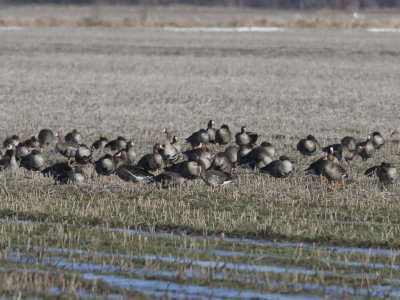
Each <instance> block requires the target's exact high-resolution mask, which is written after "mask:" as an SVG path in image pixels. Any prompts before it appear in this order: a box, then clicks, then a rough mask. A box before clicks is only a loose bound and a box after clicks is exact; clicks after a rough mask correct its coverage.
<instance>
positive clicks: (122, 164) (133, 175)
mask: <svg viewBox="0 0 400 300" xmlns="http://www.w3.org/2000/svg"><path fill="white" fill-rule="evenodd" d="M114 157H121V158H122V159H120V160H119V162H117V164H116V166H115V174H117V176H118V177H119V178H121V179H122V180H124V181H128V182H131V183H132V184H133V183H136V182H153V181H154V175H153V174H150V173H148V172H147V171H146V170H145V169H143V168H142V167H141V166H134V165H131V164H129V161H128V154H127V152H126V151H120V152H118V153H117V154H115V155H114Z"/></svg>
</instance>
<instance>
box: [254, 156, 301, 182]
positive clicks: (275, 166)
mask: <svg viewBox="0 0 400 300" xmlns="http://www.w3.org/2000/svg"><path fill="white" fill-rule="evenodd" d="M292 171H293V165H292V162H291V161H290V159H289V158H288V157H287V156H285V155H282V156H281V157H279V159H278V160H274V161H272V162H271V163H269V164H268V165H266V166H265V167H263V168H261V169H260V172H262V173H267V174H269V175H271V176H272V177H275V178H286V177H288V176H289V175H290V173H291V172H292Z"/></svg>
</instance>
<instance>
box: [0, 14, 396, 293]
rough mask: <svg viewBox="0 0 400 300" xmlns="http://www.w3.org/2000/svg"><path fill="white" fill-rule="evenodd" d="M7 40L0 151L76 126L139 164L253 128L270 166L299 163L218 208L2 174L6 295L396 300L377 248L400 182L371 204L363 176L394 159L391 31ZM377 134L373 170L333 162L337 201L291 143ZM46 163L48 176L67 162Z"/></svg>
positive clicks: (218, 197) (117, 33)
mask: <svg viewBox="0 0 400 300" xmlns="http://www.w3.org/2000/svg"><path fill="white" fill-rule="evenodd" d="M12 11H17V9H15V8H13V9H12ZM83 12H85V9H83ZM123 13H125V12H121V14H123ZM4 14H5V12H4V11H2V12H1V14H0V19H1V18H4ZM71 14H72V13H71ZM83 14H84V13H83ZM10 15H11V14H10ZM21 15H22V14H21ZM173 18H175V17H173ZM0 40H1V42H0V66H1V68H0V70H1V72H0V104H1V110H0V120H1V123H0V132H1V137H2V139H3V138H5V137H6V136H9V135H12V134H14V133H16V134H19V135H20V137H21V138H22V139H24V138H28V137H30V136H31V135H35V134H37V133H38V131H39V130H40V129H41V128H44V127H48V128H52V129H54V130H56V131H59V132H61V133H64V134H65V133H67V132H68V131H70V130H72V129H73V128H77V129H78V130H80V131H81V132H82V134H83V135H84V141H85V142H86V143H87V144H91V143H92V142H93V141H94V140H95V139H96V138H97V137H98V136H99V135H100V134H103V135H105V136H107V137H109V138H114V137H116V136H118V135H123V136H126V137H134V139H135V141H136V143H137V145H138V146H137V152H138V154H139V156H141V155H143V154H145V153H149V152H150V151H151V148H152V145H153V144H154V143H155V142H157V141H159V142H163V141H164V140H163V136H162V135H161V134H160V133H159V131H160V130H162V129H163V128H165V127H168V128H170V129H171V130H173V131H174V132H176V134H177V135H178V136H179V137H181V138H182V140H183V139H184V138H185V137H188V136H189V135H190V133H191V132H193V131H195V130H198V129H199V128H204V127H205V126H206V124H207V122H208V120H210V119H213V120H215V121H216V123H217V125H218V126H220V125H221V124H223V123H225V124H228V125H229V126H230V128H231V129H232V131H233V132H237V131H238V130H239V128H240V126H242V125H247V127H248V128H249V129H250V130H253V131H256V132H258V133H260V134H261V138H260V139H261V140H266V141H270V142H271V143H272V144H273V145H274V146H275V148H276V152H277V155H276V156H279V155H281V154H286V155H288V156H290V157H292V158H293V159H295V160H296V161H297V164H295V171H294V174H292V175H291V176H290V177H289V178H288V179H286V180H283V181H282V182H281V183H279V184H277V183H275V182H274V180H273V179H272V178H270V177H269V176H267V175H264V174H259V173H257V172H252V171H248V170H243V169H240V170H235V172H234V173H233V175H234V177H235V178H236V183H235V184H234V185H232V186H229V187H227V188H226V190H225V192H223V193H216V192H215V191H213V190H211V189H210V188H208V187H206V186H205V185H204V184H203V182H201V181H200V180H196V181H194V182H193V183H192V184H190V185H188V186H185V187H182V188H178V189H171V190H158V189H156V188H155V187H154V186H152V185H141V186H138V187H137V188H136V189H135V190H133V191H132V190H131V188H130V187H129V185H128V184H125V183H124V182H122V181H120V180H119V178H117V177H113V178H112V179H111V180H110V181H107V180H105V179H103V178H97V177H96V176H93V177H91V178H88V180H87V181H86V182H85V183H84V184H82V185H80V186H74V185H67V186H55V185H54V184H53V181H52V180H51V179H49V178H44V177H43V176H41V174H37V173H31V172H26V171H24V170H22V169H21V170H19V171H18V174H16V175H11V174H9V173H7V172H2V173H0V199H1V201H0V217H1V218H4V219H2V222H1V223H0V231H1V235H0V248H1V253H0V262H1V265H2V267H1V268H0V278H3V277H4V278H8V281H4V282H6V283H5V284H4V285H0V295H5V296H8V297H12V296H15V295H17V296H18V295H20V296H32V295H35V296H37V297H44V296H45V295H47V296H48V297H50V296H52V297H54V298H57V297H58V296H59V295H60V294H61V295H64V296H65V297H68V296H76V297H85V295H86V296H87V294H84V293H83V292H82V290H83V291H87V292H90V293H93V294H91V296H93V297H94V298H103V297H111V296H110V295H111V294H117V295H119V296H121V297H122V298H124V297H125V298H127V299H128V298H132V297H134V296H135V295H136V294H134V293H136V292H140V293H144V294H148V297H150V298H153V297H160V295H161V296H162V297H165V298H176V297H177V295H178V296H179V295H180V296H181V297H182V298H191V297H192V296H193V294H190V293H189V292H187V291H186V292H184V291H183V290H180V288H182V287H181V286H179V287H175V288H176V291H178V292H177V294H173V293H172V292H171V293H167V292H165V289H164V290H163V289H162V288H161V286H162V285H160V284H159V282H155V283H154V285H155V286H157V285H159V286H160V290H161V291H164V293H162V292H160V293H155V292H154V290H148V289H147V290H146V289H145V288H143V287H142V286H141V283H142V282H139V281H135V282H132V283H130V285H123V284H122V283H121V282H128V280H132V279H135V280H139V279H140V280H143V281H145V280H148V281H151V280H160V281H165V280H168V282H169V281H171V282H173V283H175V284H179V285H182V286H185V285H195V286H200V287H202V288H204V289H209V290H205V291H204V297H206V298H207V297H211V296H210V295H212V293H215V291H216V290H212V289H219V288H222V287H224V288H226V289H229V290H230V291H234V292H235V293H236V292H237V291H238V290H239V292H240V291H245V290H246V291H253V292H255V293H256V292H257V293H261V294H262V293H270V294H271V295H270V296H271V297H273V296H274V295H275V297H278V298H279V296H283V295H286V296H290V297H295V296H299V297H304V298H303V299H309V297H311V296H315V297H335V296H336V297H345V298H346V299H348V298H350V297H355V298H357V299H360V298H363V297H364V298H373V297H377V298H382V297H383V295H385V292H386V294H387V295H389V296H393V297H396V296H397V297H398V295H399V283H398V280H397V281H396V279H398V278H399V270H400V268H399V265H400V260H399V255H398V254H399V253H398V252H396V251H394V252H388V251H389V250H388V249H398V247H399V246H400V238H399V237H400V225H399V224H400V219H399V215H400V214H399V213H400V208H399V207H400V206H399V194H400V188H399V184H398V183H395V184H394V186H393V187H391V188H390V189H383V190H382V189H381V188H380V187H379V185H378V184H377V179H376V178H365V177H364V176H363V175H362V171H363V170H365V169H366V168H368V167H370V166H372V165H375V164H378V163H380V162H381V161H388V162H391V163H393V164H395V165H396V164H398V161H399V156H398V155H397V154H398V152H399V151H398V150H399V149H398V138H399V136H398V133H397V130H398V128H399V126H400V120H399V118H398V111H399V105H400V97H399V95H400V85H399V64H398V61H399V57H400V50H399V49H400V39H399V38H398V33H371V32H367V31H365V30H364V29H294V28H293V29H287V30H285V31H283V32H272V33H210V32H202V33H197V32H195V33H182V32H180V33H179V32H169V31H166V30H163V29H160V28H133V27H121V28H114V27H93V28H87V27H82V28H44V27H43V28H41V27H22V28H15V29H14V28H11V29H10V28H9V29H8V30H4V28H2V27H0ZM375 130H379V131H380V132H381V133H382V134H383V135H384V136H385V137H386V139H387V143H386V145H385V146H384V147H383V149H380V150H379V151H378V152H377V153H376V155H375V156H374V157H373V158H372V159H371V160H369V161H368V162H367V163H363V162H362V161H361V159H360V158H357V159H356V160H355V161H354V162H352V163H351V164H350V165H346V164H345V163H343V166H344V167H345V168H346V169H347V170H348V172H349V175H350V180H349V181H348V183H347V184H345V185H344V187H341V188H337V189H333V190H331V189H328V188H327V187H326V186H324V185H322V186H321V185H320V184H319V180H314V178H311V177H310V176H305V174H304V172H303V170H304V169H305V168H306V167H307V166H308V164H309V162H308V161H306V160H305V159H304V158H302V157H300V155H299V154H298V153H297V151H296V148H295V146H296V143H297V141H298V140H299V139H300V138H303V137H305V136H306V135H308V134H313V135H315V136H316V138H317V139H318V140H320V142H321V144H323V145H327V144H328V143H333V142H338V141H340V138H341V137H343V136H345V135H353V136H355V137H357V138H359V139H365V137H366V135H367V134H368V133H371V132H372V131H375ZM183 147H184V148H186V147H188V146H187V145H185V144H183ZM213 150H214V151H216V150H217V149H216V147H215V148H213ZM321 155H322V153H319V154H318V155H317V156H316V157H319V156H321ZM45 156H46V158H47V159H49V163H50V161H54V160H62V158H61V156H59V155H56V154H55V153H45ZM21 220H25V221H29V222H32V223H29V222H28V223H18V222H19V221H21ZM36 221H40V222H45V223H35V222H36ZM115 228H117V229H115ZM126 228H130V229H141V230H145V231H149V232H152V233H153V234H148V233H143V234H142V233H134V232H124V231H123V229H126ZM155 232H163V233H165V232H173V233H177V234H181V235H180V236H160V235H155V234H154V233H155ZM185 234H187V236H186V235H185ZM197 235H202V236H203V238H199V237H196V236H197ZM221 236H222V237H224V239H222V240H218V239H212V238H208V237H221ZM228 237H239V238H254V239H256V241H252V242H249V241H243V242H241V241H239V240H229V239H227V238H228ZM265 240H267V241H269V242H271V244H266V243H265ZM274 242H294V243H295V244H293V245H292V244H290V245H284V244H279V243H274ZM302 243H306V244H307V245H308V246H304V245H303V244H302ZM333 246H334V247H339V248H338V249H336V248H329V247H333ZM342 246H349V247H359V248H355V249H350V250H354V251H350V250H349V249H347V248H341V247H342ZM369 247H371V250H368V248H369ZM379 248H384V249H385V250H384V251H380V250H377V249H379ZM76 249H80V250H81V251H80V252H74V251H76ZM332 249H336V250H332ZM346 249H347V250H346ZM200 250H201V251H200ZM206 250H207V251H211V252H205V251H206ZM216 250H221V251H222V250H223V251H227V252H229V253H231V252H232V253H236V254H234V255H233V256H229V255H230V254H229V253H228V254H224V253H222V252H221V253H220V252H215V251H216ZM212 251H214V252H212ZM235 251H236V252H235ZM238 251H240V252H243V253H244V254H237V253H238ZM135 255H137V256H135ZM139 255H141V256H140V257H139ZM146 255H157V256H159V257H164V258H162V259H161V258H160V259H154V257H150V256H146ZM269 255H271V256H269ZM168 256H174V257H177V260H174V261H170V260H167V259H165V257H168ZM50 258H52V260H51V259H50ZM178 258H179V259H188V260H189V261H187V260H179V259H178ZM210 261H211V262H220V265H218V264H217V265H213V264H212V263H206V262H210ZM338 261H339V262H338ZM74 262H75V263H82V264H81V265H79V266H78V265H76V264H74ZM349 262H357V263H358V264H356V263H355V264H353V265H352V264H349ZM230 263H231V264H238V265H235V266H236V267H232V265H230ZM85 264H86V265H85ZM221 264H222V265H221ZM240 264H245V267H243V265H240ZM375 264H376V265H375ZM379 264H382V265H384V266H383V267H380V266H381V265H379ZM96 266H102V267H101V268H100V267H99V269H96V268H95V267H96ZM115 266H118V268H117V269H115V268H114V267H115ZM257 266H258V267H259V268H257ZM278 267H279V268H283V269H286V272H282V273H280V271H279V270H281V269H276V268H278ZM113 268H114V269H113ZM137 268H143V270H142V271H143V272H142V271H140V272H142V273H140V272H139V271H137ZM274 268H275V269H274ZM292 268H296V269H295V270H293V269H292ZM32 270H33V271H32ZM132 270H133V271H132ZM162 270H168V271H170V272H172V273H171V274H172V275H171V274H170V275H166V273H158V272H159V271H162ZM304 270H306V271H304ZM189 271H190V272H195V271H196V272H199V274H200V275H198V274H197V273H190V272H189ZM308 271H309V272H308ZM30 272H34V273H35V272H37V275H36V276H34V275H32V274H31V273H30ZM89 272H91V273H90V274H89ZM188 272H189V273H188ZM188 274H190V276H189V275H188ZM193 274H194V275H193ZM196 274H197V275H196ZM96 276H97V277H96ZM106 276H116V277H118V278H119V279H118V280H119V281H117V280H116V281H112V280H111V281H110V278H109V277H106ZM116 277H115V278H116ZM121 278H123V279H124V280H126V281H122V279H121ZM260 282H262V283H260ZM314 285H315V286H316V288H314V287H315V286H314ZM382 286H386V287H388V288H387V289H388V290H387V291H386V290H383V288H382ZM35 287H36V289H35ZM52 287H57V288H58V290H51V288H52ZM65 287H69V288H65ZM325 287H327V288H326V289H325ZM328 287H342V288H343V289H342V290H340V289H339V288H336V289H335V288H332V290H330V289H329V288H328ZM170 289H173V287H171V288H170ZM167 290H168V289H167ZM79 291H80V292H79ZM218 291H220V290H218ZM198 293H200V292H198ZM207 293H208V294H207ZM221 293H222V291H221ZM374 293H375V294H374ZM144 294H143V295H141V296H140V297H144ZM194 294H195V295H197V296H198V294H196V293H194ZM232 295H233V294H229V293H227V292H226V293H225V294H223V296H224V297H227V298H232V297H233V296H232ZM235 295H236V294H235ZM277 295H278V296H277ZM250 296H252V297H254V298H259V297H261V295H260V294H251V295H250ZM250 296H249V297H250ZM121 297H120V298H121ZM137 297H139V296H137ZM221 297H222V296H221ZM249 297H247V296H245V295H242V296H237V298H249ZM298 299H300V298H298Z"/></svg>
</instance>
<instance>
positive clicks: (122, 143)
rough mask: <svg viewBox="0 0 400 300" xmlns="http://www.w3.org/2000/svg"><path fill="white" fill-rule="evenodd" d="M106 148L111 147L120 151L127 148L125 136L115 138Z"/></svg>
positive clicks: (112, 149)
mask: <svg viewBox="0 0 400 300" xmlns="http://www.w3.org/2000/svg"><path fill="white" fill-rule="evenodd" d="M104 148H110V150H111V151H119V150H122V149H124V148H126V140H125V138H124V137H122V136H119V137H117V138H116V139H115V140H112V141H109V142H108V143H107V144H106V145H105V146H104Z"/></svg>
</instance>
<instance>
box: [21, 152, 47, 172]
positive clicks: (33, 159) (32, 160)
mask: <svg viewBox="0 0 400 300" xmlns="http://www.w3.org/2000/svg"><path fill="white" fill-rule="evenodd" d="M44 163H45V161H44V158H43V156H42V154H41V153H40V151H39V150H36V149H34V150H32V152H31V153H29V154H28V155H27V156H24V157H23V158H22V159H21V167H24V168H25V169H27V170H29V171H39V170H41V169H42V168H43V166H44Z"/></svg>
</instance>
